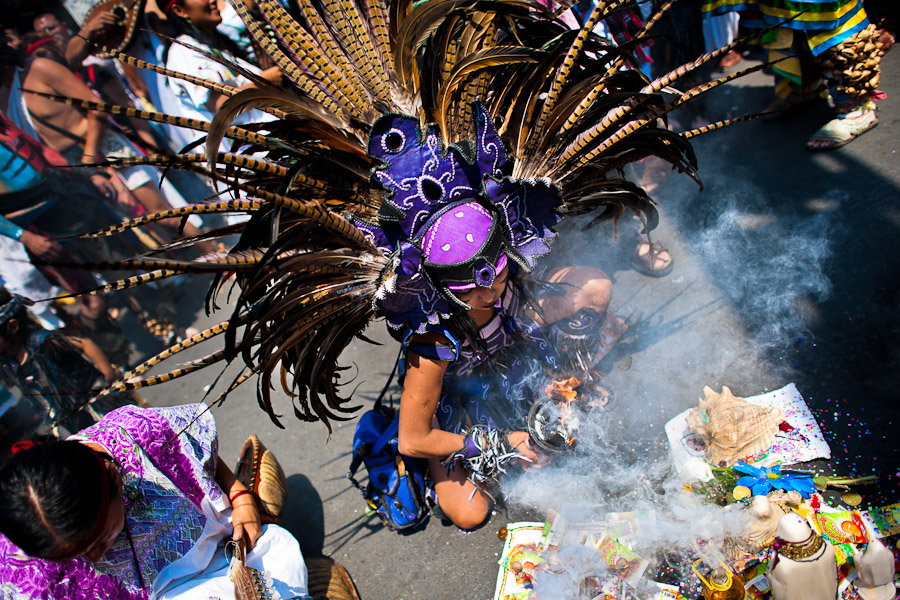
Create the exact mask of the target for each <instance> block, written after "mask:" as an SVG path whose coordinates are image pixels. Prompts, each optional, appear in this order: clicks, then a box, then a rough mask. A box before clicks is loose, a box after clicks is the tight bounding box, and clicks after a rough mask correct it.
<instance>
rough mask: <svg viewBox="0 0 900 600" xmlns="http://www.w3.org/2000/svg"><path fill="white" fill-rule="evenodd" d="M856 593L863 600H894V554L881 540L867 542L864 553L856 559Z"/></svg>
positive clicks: (895, 592) (895, 589)
mask: <svg viewBox="0 0 900 600" xmlns="http://www.w3.org/2000/svg"><path fill="white" fill-rule="evenodd" d="M856 574H857V579H856V581H855V582H854V585H855V586H856V591H857V592H859V595H860V596H861V597H862V599H863V600H894V599H895V598H896V597H897V588H895V587H894V554H893V553H892V552H891V551H890V550H888V549H887V548H886V547H885V546H884V544H883V543H881V540H879V539H874V540H872V541H871V542H869V545H868V547H866V551H865V552H863V553H862V555H860V556H858V557H857V558H856Z"/></svg>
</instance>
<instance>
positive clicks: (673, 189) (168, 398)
mask: <svg viewBox="0 0 900 600" xmlns="http://www.w3.org/2000/svg"><path fill="white" fill-rule="evenodd" d="M898 75H900V54H898V52H897V51H896V50H895V51H894V52H892V53H889V54H888V55H887V57H886V58H885V60H884V62H883V74H882V78H881V81H882V84H881V85H882V88H883V89H884V90H885V91H886V92H887V94H888V98H887V100H885V101H883V102H881V103H880V104H879V119H880V125H879V126H878V127H877V128H875V129H874V130H872V131H870V132H869V133H866V134H865V135H864V136H862V137H861V138H859V139H858V140H856V141H854V142H853V143H852V144H850V145H848V146H846V147H844V148H842V149H839V150H836V151H833V152H829V153H818V154H812V153H809V152H807V151H806V149H805V147H804V144H805V142H806V140H807V138H808V137H809V135H810V134H811V133H812V132H813V131H815V130H816V129H817V128H818V127H819V126H820V125H821V124H823V123H824V122H825V121H827V119H828V118H829V114H830V113H829V109H828V108H827V106H825V104H824V103H820V104H818V105H815V106H811V107H808V108H805V109H803V110H800V111H797V112H795V113H794V114H792V115H790V116H786V117H784V118H781V119H779V120H775V121H754V122H750V123H744V124H738V125H736V126H734V127H731V128H729V129H726V130H723V131H720V132H715V133H713V134H710V135H708V136H704V137H702V138H699V139H698V140H697V141H696V144H695V147H696V150H697V155H698V160H699V165H700V173H701V176H702V178H703V182H704V186H705V187H704V190H703V191H699V190H698V188H697V186H696V185H695V184H694V183H693V182H692V181H691V180H690V179H689V178H688V177H686V176H684V175H677V174H671V175H670V176H669V177H667V178H666V179H665V181H663V182H661V183H660V184H659V187H658V188H657V189H656V190H655V191H654V192H653V196H654V197H655V198H656V199H657V200H658V202H659V204H660V206H661V209H662V225H661V227H660V229H659V230H658V232H656V233H655V234H654V239H656V240H659V241H662V242H663V243H664V244H666V245H667V246H668V248H670V249H671V251H672V253H673V255H674V257H675V261H676V265H675V270H674V271H673V272H672V273H671V274H670V275H668V276H667V277H664V278H660V279H651V278H648V277H644V276H641V275H639V274H637V273H635V272H634V271H632V270H630V269H629V259H630V256H631V251H632V249H633V248H634V241H633V239H632V238H631V231H632V229H633V227H632V224H630V223H628V222H624V223H623V224H622V226H621V228H620V231H619V234H620V235H619V237H618V240H612V236H611V232H610V230H609V229H607V228H603V227H601V228H595V229H591V230H589V231H587V232H583V231H581V228H580V227H576V226H572V225H570V226H569V228H568V231H569V233H567V234H565V235H563V236H562V239H561V240H560V241H561V243H560V244H559V247H558V248H557V250H556V255H557V256H558V260H559V261H560V263H561V264H562V263H565V262H566V261H569V262H579V263H586V264H594V265H597V266H599V267H601V268H603V269H604V270H606V271H607V272H608V273H609V274H610V275H611V277H612V278H613V280H614V284H615V288H614V289H615V291H614V298H613V310H614V312H616V313H617V314H618V315H620V316H622V317H624V318H626V319H627V321H628V322H629V324H630V329H629V332H628V333H627V334H626V336H625V338H623V340H622V341H621V342H620V344H619V346H618V348H617V350H616V352H615V353H614V354H613V355H612V356H610V357H609V358H607V359H606V360H605V361H604V363H603V368H604V369H605V370H606V371H607V373H608V374H607V376H606V377H605V378H604V380H603V382H604V384H606V385H608V386H609V387H610V388H611V389H612V390H613V391H614V392H615V395H616V402H615V404H614V406H612V407H611V409H610V410H609V413H608V425H609V427H608V429H607V435H608V436H609V438H610V441H612V442H613V443H614V444H615V447H616V448H618V452H620V454H615V455H613V456H605V457H604V460H605V461H609V460H614V461H621V462H622V463H623V464H625V463H627V464H630V465H638V466H640V465H642V464H643V461H646V463H647V465H648V468H649V467H650V466H651V465H655V466H658V465H660V464H664V463H665V461H666V443H665V438H664V434H663V425H664V424H665V422H666V421H667V420H668V419H670V418H671V417H672V416H674V415H675V414H677V413H679V412H681V411H683V410H685V409H686V408H689V407H691V406H695V405H696V402H697V398H698V396H700V395H701V390H702V388H703V386H705V385H709V386H711V387H713V388H715V389H718V388H719V387H721V386H722V385H728V386H730V387H731V389H732V390H733V391H734V392H735V394H737V395H739V396H750V395H754V394H758V393H762V392H764V391H767V390H772V389H776V388H779V387H781V386H783V385H785V384H786V383H789V382H794V383H796V384H797V386H798V388H799V389H800V391H801V393H802V394H803V395H804V396H805V397H806V399H807V401H808V403H809V405H810V407H811V409H812V411H813V413H814V414H815V416H816V418H817V420H818V422H819V423H820V425H821V426H822V428H823V430H824V431H825V435H826V437H827V439H828V441H829V443H830V444H831V446H832V451H833V455H834V459H833V460H832V461H830V462H828V463H827V467H828V468H831V469H832V470H834V471H835V472H841V473H851V472H853V473H859V474H870V473H876V474H878V475H879V477H880V483H879V485H878V486H877V487H874V488H869V489H866V490H863V492H864V496H865V498H864V501H863V505H864V506H865V505H867V504H872V505H878V504H883V503H887V502H889V501H897V500H898V498H897V495H898V494H897V485H898V483H900V481H898V476H900V473H898V466H900V460H898V446H900V444H898V441H897V440H898V437H900V436H898V435H897V404H898V399H900V394H898V392H897V384H898V373H900V352H898V348H900V344H898V333H900V327H898V325H900V310H898V309H900V294H898V286H897V284H898V281H900V273H898V271H900V259H898V248H897V247H896V246H895V244H896V243H897V241H898V239H900V236H898V232H900V192H898V190H900V168H898V166H900V154H898V153H897V152H898V151H900V135H898V128H897V121H898V115H900V85H898V82H900V77H898ZM770 86H771V78H770V77H769V76H766V75H762V74H757V75H754V76H752V77H748V78H746V79H743V80H741V81H739V82H737V83H735V84H731V85H729V86H727V88H725V89H722V90H717V91H716V92H714V93H713V94H711V95H710V99H709V100H708V101H707V102H706V103H705V104H704V105H703V106H702V107H701V111H702V115H701V116H705V117H708V118H710V119H711V120H715V119H716V118H719V117H721V116H725V115H732V114H735V115H736V114H742V113H745V112H754V111H759V110H761V109H762V107H763V106H765V104H766V103H767V101H768V98H769V94H770V93H771V87H770ZM695 117H696V115H679V116H678V118H680V119H683V120H684V121H685V122H690V121H691V120H692V119H694V118H695ZM648 168H649V167H648ZM638 175H640V173H638ZM576 225H577V224H576ZM193 292H196V294H195V293H193ZM202 295H203V291H202V290H201V289H194V288H191V293H189V294H186V296H187V298H188V300H196V299H198V298H200V297H202ZM188 300H185V303H184V307H183V313H182V318H183V319H186V320H188V321H190V320H191V319H192V318H193V317H192V316H191V315H192V314H193V313H192V312H191V311H193V310H194V309H196V308H197V304H199V301H198V302H195V303H194V304H191V303H190V302H188ZM221 318H223V319H224V318H225V313H222V315H221ZM212 322H213V321H212V319H210V318H208V317H206V316H204V315H202V313H200V312H199V310H198V313H197V317H196V326H198V327H201V326H203V325H205V324H209V323H212ZM384 327H385V326H384V325H383V324H381V323H376V324H375V325H373V326H372V327H370V330H369V332H368V333H367V335H370V336H372V337H373V338H374V339H376V340H380V341H382V342H383V345H381V346H371V345H369V344H365V343H361V342H360V343H357V344H354V345H353V346H352V347H351V348H350V349H349V350H348V351H347V352H346V353H345V354H344V356H343V357H342V362H343V364H346V365H350V366H352V367H353V369H354V370H355V371H354V372H355V373H356V375H355V380H354V383H353V385H351V386H348V387H347V388H346V389H347V390H350V389H352V388H353V386H356V385H358V387H356V389H355V391H354V392H353V398H354V399H355V400H357V401H358V402H359V404H360V405H361V406H362V407H363V408H367V407H369V406H370V405H371V403H372V402H373V400H374V397H375V395H376V394H377V393H378V391H379V390H380V388H381V386H382V385H383V383H384V381H385V378H386V376H387V374H388V372H389V371H390V368H391V366H392V364H393V360H394V357H395V356H396V351H397V346H396V344H394V343H393V342H392V341H390V339H389V338H388V336H387V335H386V333H385V331H384ZM211 380H212V376H211V375H210V374H208V373H202V374H199V375H193V376H191V377H188V378H185V379H184V380H179V381H176V382H172V383H169V384H166V385H162V386H159V387H157V388H154V389H152V390H148V391H146V393H145V394H144V396H145V398H146V399H147V400H148V401H150V402H151V403H153V404H157V405H168V404H176V403H184V402H193V401H197V400H199V399H201V398H202V397H203V395H204V388H205V386H207V385H208V384H210V382H211ZM223 381H224V379H223ZM394 394H395V396H397V397H399V393H398V392H397V391H396V390H395V391H394ZM254 395H255V389H254V387H253V385H252V384H249V385H246V386H244V387H243V388H241V389H239V390H238V391H237V392H235V393H233V394H232V395H231V396H230V397H229V398H228V399H227V401H226V402H225V403H224V405H222V406H220V407H217V408H215V410H214V414H215V416H216V421H217V423H218V427H219V436H220V453H221V456H223V457H224V458H225V459H226V460H227V461H228V462H230V463H232V464H233V462H234V460H235V459H236V457H237V453H238V451H239V449H240V447H241V444H242V443H243V441H244V439H245V438H246V436H247V435H248V434H250V433H253V432H255V433H257V434H258V435H259V436H260V438H261V439H262V440H263V442H264V443H266V444H267V445H268V446H269V447H270V448H271V449H273V450H274V451H275V452H276V453H277V455H278V458H279V459H280V461H281V463H282V465H283V466H284V468H285V471H286V473H287V474H288V478H289V483H290V492H291V497H290V500H289V503H288V506H287V509H286V514H285V517H284V521H285V525H286V526H287V527H288V528H289V529H290V530H291V531H293V532H294V534H296V536H297V537H298V538H299V540H300V543H301V546H302V547H303V550H304V552H305V553H307V554H310V555H312V554H320V553H323V554H327V555H330V556H332V557H334V558H335V559H337V560H338V561H340V562H341V563H343V564H344V565H345V566H346V567H347V568H348V569H349V571H350V572H351V573H352V575H353V577H354V578H355V580H356V582H357V584H358V586H359V589H360V591H361V594H362V597H363V598H364V599H368V600H372V599H374V598H390V599H398V600H399V599H403V600H414V599H425V598H428V599H431V600H443V599H446V600H458V599H475V600H486V599H488V598H490V597H491V596H492V593H493V589H494V582H495V578H496V573H497V564H496V563H497V558H498V553H499V552H500V550H501V547H502V542H501V541H499V540H498V538H497V531H498V529H499V528H500V527H501V526H503V525H504V524H506V523H507V522H508V521H516V520H535V519H543V515H544V514H545V511H546V509H547V508H552V507H554V506H556V505H559V504H562V503H564V502H566V501H567V500H568V499H579V498H580V496H579V491H580V489H581V491H583V489H582V488H581V484H580V483H579V481H581V480H576V479H574V478H573V479H572V480H571V485H569V484H567V483H566V482H567V479H566V478H565V476H563V477H562V478H561V479H559V480H558V481H559V482H560V483H559V485H557V486H556V487H555V489H554V490H553V493H552V494H549V495H548V494H547V493H545V492H542V491H540V490H538V489H537V486H536V487H535V493H534V495H533V496H531V495H529V484H528V483H527V482H525V483H524V484H521V482H520V484H521V485H518V486H517V489H518V490H520V492H519V493H518V495H517V498H516V499H515V503H514V505H513V506H511V507H509V508H508V509H502V508H500V509H497V511H496V513H495V514H494V515H493V516H492V518H491V520H490V522H489V523H488V524H487V525H485V526H484V527H482V528H481V529H479V530H477V531H475V532H474V533H468V534H466V533H462V532H460V531H458V530H457V529H456V528H454V527H452V526H447V525H443V524H441V523H440V522H437V521H436V520H432V521H431V522H430V523H428V525H427V526H426V527H425V529H424V530H421V531H418V532H415V533H413V534H409V535H398V534H396V533H392V532H390V531H388V530H386V529H384V528H383V527H382V526H381V525H380V524H379V523H378V521H377V519H375V518H370V517H367V516H366V515H365V505H364V502H363V500H362V499H361V498H360V496H359V495H358V493H357V492H356V491H355V490H354V489H353V488H352V487H351V486H350V485H349V483H348V482H347V480H345V479H344V473H345V472H346V469H347V466H348V464H349V462H350V447H351V441H352V437H353V431H354V426H355V421H349V422H346V423H336V424H335V427H334V431H333V432H332V433H331V434H330V435H329V433H328V431H327V430H326V429H325V427H323V426H322V425H321V424H310V423H303V422H299V421H296V420H294V418H293V416H292V413H291V409H290V404H289V402H288V401H287V399H283V404H282V406H281V407H280V410H281V413H282V414H283V415H284V417H283V419H282V423H283V425H284V429H279V428H278V427H276V426H275V425H273V424H272V423H271V422H270V421H269V419H268V417H267V416H266V415H265V414H264V413H263V412H262V411H261V410H260V409H259V407H258V406H257V403H256V400H255V397H254ZM607 464H608V463H607ZM553 468H555V466H554V465H551V466H550V467H548V469H553ZM563 475H564V474H563ZM581 475H582V476H583V475H585V474H584V473H582V474H581ZM586 475H587V476H590V473H587V474H586ZM582 499H583V498H582ZM627 508H628V506H627V502H624V501H623V503H622V506H621V509H622V510H627Z"/></svg>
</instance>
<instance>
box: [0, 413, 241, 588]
mask: <svg viewBox="0 0 900 600" xmlns="http://www.w3.org/2000/svg"><path fill="white" fill-rule="evenodd" d="M70 439H75V440H79V441H91V442H94V443H97V444H99V445H100V446H102V447H103V448H104V449H106V451H107V452H108V453H109V454H110V456H111V457H112V458H113V459H114V460H115V461H116V463H117V465H118V466H119V470H120V472H121V474H122V478H123V481H124V486H123V494H124V496H125V497H124V501H125V511H126V516H125V529H123V531H122V533H120V534H119V537H118V538H117V539H116V541H115V543H114V544H113V546H112V548H111V549H110V550H109V551H108V552H107V553H106V554H105V555H104V556H103V558H102V559H101V560H100V561H99V562H97V563H90V562H88V561H87V560H85V559H84V558H81V557H79V558H75V559H73V560H69V561H66V562H62V563H54V562H50V561H46V560H43V559H35V558H30V557H28V556H26V555H25V554H24V553H23V552H22V551H21V550H19V549H18V548H17V547H16V546H15V545H13V544H12V542H10V541H9V540H8V539H7V538H6V537H4V536H2V535H0V599H4V600H5V599H7V598H9V599H12V598H16V599H19V598H22V599H41V600H81V599H83V600H88V599H91V600H94V599H96V598H107V599H114V600H118V599H122V600H137V599H145V598H149V596H150V594H151V592H152V589H151V588H152V583H153V581H154V580H155V579H156V577H157V575H159V573H160V571H162V570H163V569H164V568H165V567H167V566H168V565H170V564H171V563H173V562H175V561H176V560H179V559H181V558H182V557H184V556H185V555H186V554H188V553H189V552H190V551H191V549H192V548H193V547H194V545H195V543H196V542H197V541H198V539H199V538H200V536H201V533H202V531H203V529H204V526H205V525H206V521H207V517H206V516H205V515H204V511H203V510H202V509H201V504H202V503H203V502H204V500H205V501H206V502H208V503H209V505H210V507H212V508H213V509H214V510H224V509H225V508H227V507H228V506H229V505H228V501H227V498H225V496H224V494H223V492H222V490H221V489H220V488H219V486H218V484H216V482H215V474H216V461H217V460H218V442H217V437H216V428H215V421H214V420H213V418H212V415H211V414H210V413H209V412H208V410H207V407H206V406H205V405H203V404H191V405H186V406H176V407H171V408H155V409H143V408H137V407H134V406H126V407H123V408H120V409H118V410H115V411H113V412H111V413H109V414H108V415H106V416H105V417H104V418H103V419H101V420H100V421H99V422H98V423H97V424H96V425H94V426H92V427H90V428H88V429H85V430H83V431H81V432H80V433H78V434H77V435H75V436H72V438H70ZM128 533H130V535H131V541H132V542H133V544H134V547H132V544H131V543H129V541H128V537H127V536H128ZM142 579H143V581H144V583H145V584H146V586H147V589H143V588H142V587H141V583H140V581H141V580H142Z"/></svg>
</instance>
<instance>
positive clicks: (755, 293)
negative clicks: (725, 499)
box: [504, 177, 836, 598]
mask: <svg viewBox="0 0 900 600" xmlns="http://www.w3.org/2000/svg"><path fill="white" fill-rule="evenodd" d="M708 179H711V180H707V181H705V183H706V186H707V191H706V192H704V193H700V194H698V193H697V191H696V188H692V187H689V186H688V185H687V184H686V183H685V182H675V184H674V185H669V186H667V189H666V193H667V194H668V195H669V197H667V198H665V201H664V202H662V204H663V205H664V206H665V207H666V214H665V215H664V221H663V223H664V226H663V228H662V231H660V232H658V233H657V234H656V236H655V239H659V240H665V242H666V246H667V247H669V248H671V249H672V251H673V254H674V255H675V257H676V262H677V265H678V266H677V267H676V271H675V272H674V273H673V274H672V275H670V276H669V278H667V279H662V280H659V281H658V282H657V281H653V282H648V281H646V280H641V278H640V277H639V276H638V277H634V276H633V274H629V273H627V272H624V271H625V270H626V269H627V266H624V267H623V268H622V271H623V272H622V273H614V272H613V273H611V275H612V276H613V280H614V282H615V286H614V289H615V292H614V303H613V309H614V311H615V312H616V313H617V314H619V315H620V316H623V317H627V319H628V321H629V323H630V330H629V333H628V334H626V336H625V337H624V338H623V339H622V340H621V342H620V344H619V347H618V349H617V351H616V352H614V353H613V355H611V356H610V357H609V358H607V359H606V360H604V361H603V363H601V365H602V366H603V368H604V370H606V371H607V372H608V377H606V378H604V380H603V383H604V385H609V386H611V387H612V389H613V390H614V392H615V394H616V397H617V403H615V404H614V405H612V407H611V409H610V410H608V411H607V410H602V409H595V410H594V411H593V412H592V413H591V416H590V417H588V418H585V419H583V423H582V427H581V432H580V436H579V440H578V448H577V451H575V452H572V453H569V454H563V455H557V456H556V457H555V458H554V460H553V461H552V462H551V463H550V464H549V465H547V466H545V467H544V468H542V469H531V470H529V471H527V472H524V473H522V474H520V475H514V476H511V477H510V478H509V480H508V481H506V482H504V490H505V495H506V500H507V502H508V503H509V504H511V505H513V506H521V507H527V508H529V509H536V510H537V511H538V513H539V514H544V513H546V511H547V510H549V509H553V510H556V511H558V512H560V513H561V514H563V515H564V516H565V517H566V518H567V519H568V520H569V521H582V522H601V521H603V520H604V519H605V516H606V515H607V514H608V513H620V512H634V513H636V514H637V515H638V516H637V517H636V518H637V523H638V530H637V533H636V534H635V536H634V538H633V540H632V544H633V547H632V549H633V550H634V551H635V552H637V553H638V554H639V555H641V556H643V557H645V558H647V559H648V560H650V561H651V563H652V564H654V565H660V564H663V563H665V562H666V561H667V560H668V559H667V557H671V556H673V555H678V554H681V555H684V554H687V552H682V550H686V549H693V550H694V551H696V549H697V544H698V541H702V542H703V544H704V547H705V548H707V551H708V552H712V553H717V552H718V553H721V552H722V551H723V548H722V543H723V541H724V539H725V536H726V533H728V532H732V533H733V532H737V531H739V530H740V528H741V523H742V522H743V521H742V520H743V518H744V516H743V514H742V513H741V511H737V510H726V509H724V508H722V507H719V506H717V505H714V504H711V503H708V502H706V501H705V499H703V498H702V497H700V496H697V495H692V494H687V493H685V492H684V489H683V482H682V481H681V480H680V479H679V478H678V477H677V475H676V474H675V473H674V470H673V469H672V465H671V461H670V459H669V457H668V452H667V448H668V446H667V442H666V440H665V435H664V432H663V425H664V424H665V422H666V421H667V420H669V419H670V418H672V417H673V416H675V415H676V414H678V413H680V412H682V411H683V410H686V409H687V408H690V407H692V406H696V402H697V397H698V396H699V395H700V392H701V389H702V387H703V386H704V385H711V386H712V387H714V388H716V389H717V390H718V389H719V387H721V385H730V386H732V387H733V388H734V387H735V386H736V388H737V391H738V392H739V393H740V395H745V396H749V395H753V394H756V393H761V392H763V391H766V390H765V388H767V387H769V388H771V387H780V386H782V385H784V384H786V383H788V382H790V381H791V378H792V375H793V373H792V370H791V368H792V365H791V364H790V362H789V361H783V360H781V361H780V360H778V358H779V356H783V355H784V354H786V353H787V352H788V351H789V350H790V349H791V347H792V345H793V344H794V343H795V341H796V340H797V339H798V338H804V337H806V336H808V329H809V327H810V324H811V323H810V321H811V319H814V318H815V303H817V302H821V301H823V300H824V299H826V298H827V297H828V295H829V294H830V292H831V282H830V281H829V279H828V277H827V276H826V274H825V273H824V272H823V269H824V267H825V265H826V261H827V260H828V258H829V256H830V250H829V237H830V236H831V235H833V234H834V230H835V229H836V225H835V223H834V222H833V220H832V219H830V217H829V215H828V213H827V212H820V213H814V214H810V216H808V217H805V218H797V217H785V216H783V215H779V213H778V211H777V203H778V202H779V201H783V200H786V199H782V198H773V197H771V194H770V195H769V196H768V197H767V196H766V194H764V193H763V192H762V190H760V189H759V188H758V187H757V186H754V185H753V184H750V183H748V180H744V181H742V182H741V185H735V179H734V178H731V177H728V178H726V177H719V178H718V179H717V178H715V177H712V178H708ZM666 223H668V226H667V225H665V224H666ZM575 229H577V228H573V231H574V230H575ZM582 235H585V236H591V235H602V236H605V237H607V238H608V236H609V231H608V230H607V231H603V232H598V230H597V229H596V228H595V229H592V230H588V231H587V233H584V234H582ZM563 237H565V236H563ZM574 237H575V236H574V235H572V236H571V237H570V238H569V241H570V242H571V241H572V239H573V238H574ZM620 239H625V240H628V239H630V238H628V237H627V236H623V237H622V238H620ZM604 244H605V247H604V250H603V252H606V254H607V256H612V255H613V254H612V250H611V248H613V247H614V246H612V245H610V244H608V243H607V242H604ZM573 247H575V248H578V247H581V248H585V247H593V248H599V247H603V245H601V244H598V243H597V240H596V239H595V240H591V239H590V237H585V238H581V239H578V240H577V241H576V242H575V243H574V244H573ZM626 250H630V248H626ZM560 255H561V256H562V260H568V261H571V260H572V259H573V258H577V257H576V256H574V255H573V253H572V252H571V251H570V252H562V253H560ZM598 266H601V267H603V265H602V264H598ZM605 270H610V269H608V267H607V268H606V269H605ZM754 386H756V387H754ZM560 558H561V559H562V560H563V562H564V567H565V568H564V569H562V571H561V572H558V573H555V574H547V575H545V576H544V577H543V578H542V580H541V581H540V582H539V587H538V589H537V591H538V595H539V597H547V598H576V597H578V585H579V582H580V581H582V580H583V578H584V576H586V575H589V574H596V571H597V569H598V564H597V560H596V559H597V557H596V555H595V554H594V553H591V552H589V551H586V550H585V549H584V548H573V549H571V550H567V551H565V552H561V554H560ZM686 569H687V564H686V563H680V564H679V565H678V567H677V568H676V570H680V571H682V576H683V578H685V579H690V578H691V576H690V573H688V572H685V571H686ZM655 572H656V571H655V569H654V568H653V567H651V568H650V569H648V571H647V573H646V575H645V578H651V577H653V575H654V574H655Z"/></svg>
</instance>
